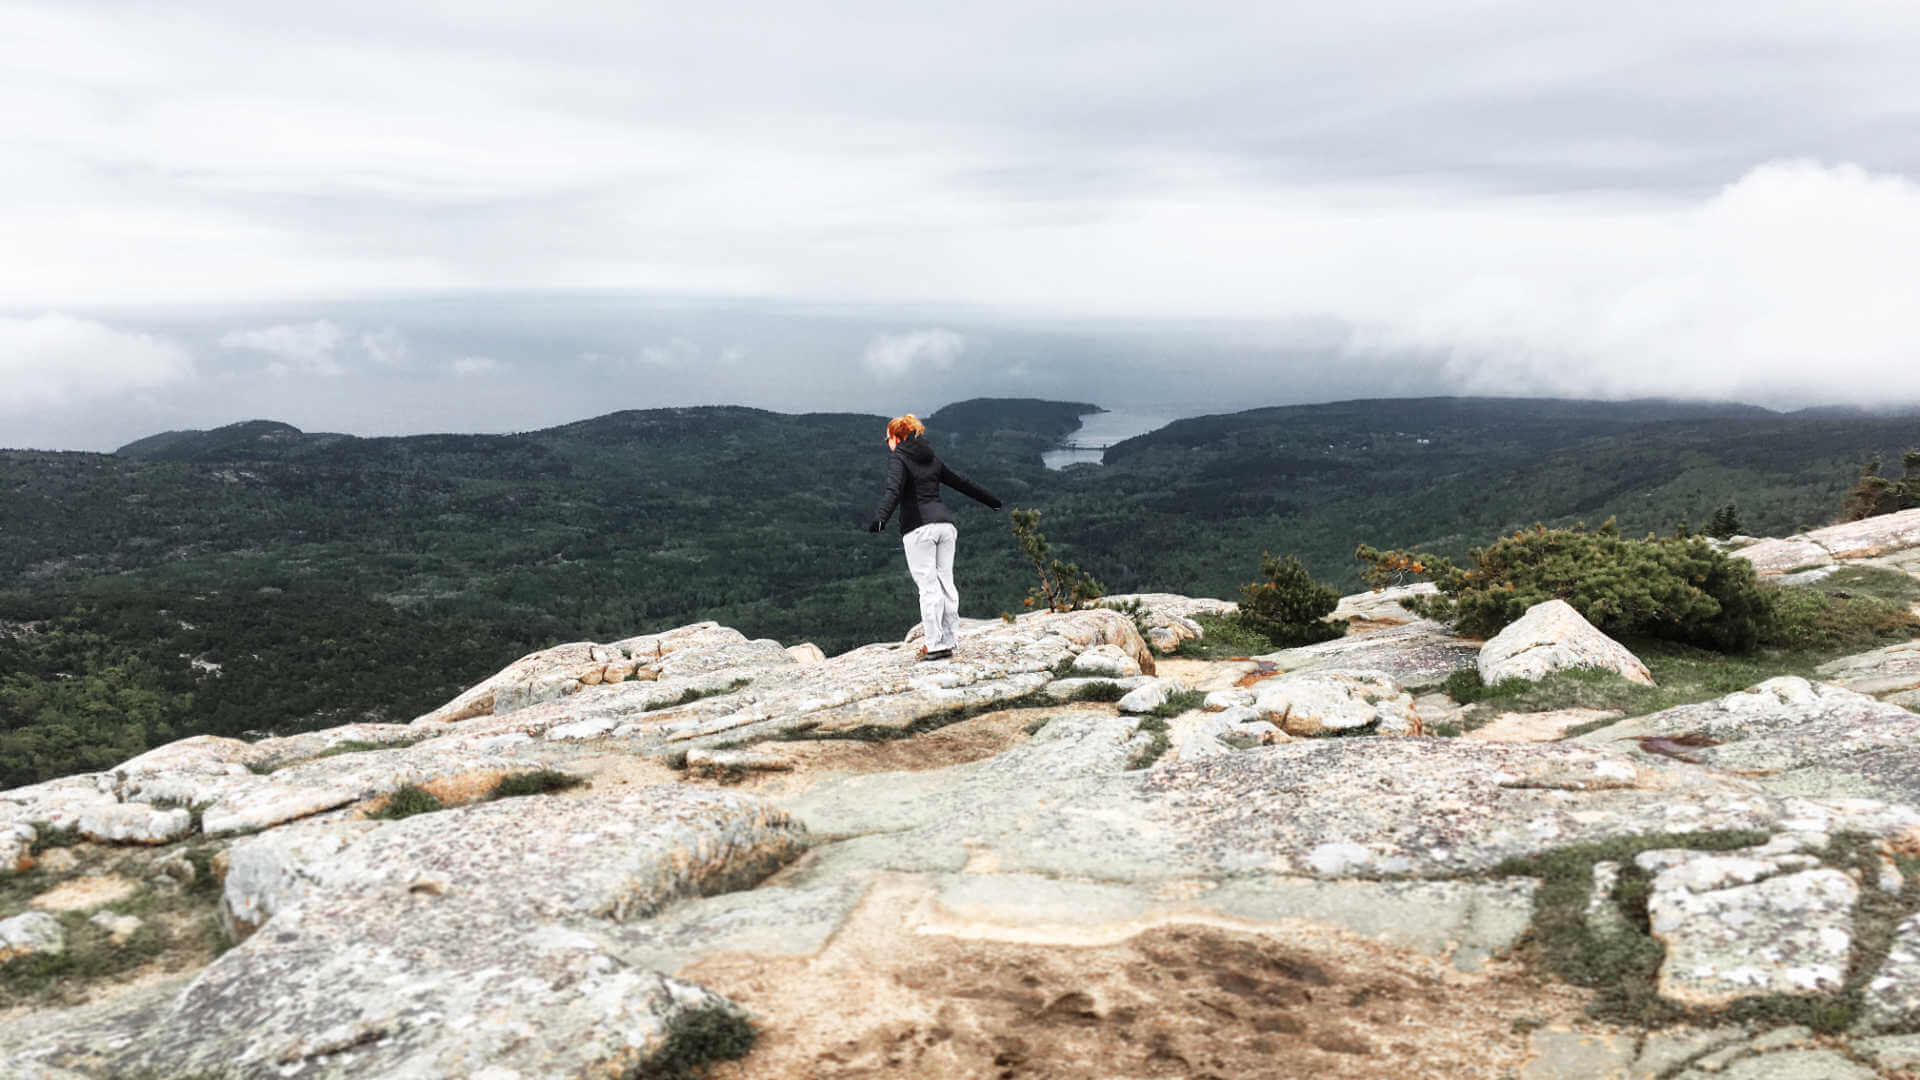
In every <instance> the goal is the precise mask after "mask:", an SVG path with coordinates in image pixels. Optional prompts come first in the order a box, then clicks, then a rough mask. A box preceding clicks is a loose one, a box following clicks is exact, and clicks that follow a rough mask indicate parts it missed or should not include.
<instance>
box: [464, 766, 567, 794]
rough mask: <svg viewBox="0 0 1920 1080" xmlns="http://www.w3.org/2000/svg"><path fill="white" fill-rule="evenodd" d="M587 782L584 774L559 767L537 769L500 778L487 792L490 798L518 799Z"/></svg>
mask: <svg viewBox="0 0 1920 1080" xmlns="http://www.w3.org/2000/svg"><path fill="white" fill-rule="evenodd" d="M586 782H587V778H586V777H584V776H575V775H574V774H572V773H565V772H561V771H560V770H558V769H535V770H533V771H531V772H523V773H513V774H511V775H509V776H503V777H501V778H500V782H499V783H497V784H495V785H493V790H492V791H490V792H488V793H487V798H488V799H517V798H521V797H523V796H527V795H547V794H551V793H553V792H555V791H566V790H567V789H568V788H577V787H579V786H580V785H582V784H584V783H586Z"/></svg>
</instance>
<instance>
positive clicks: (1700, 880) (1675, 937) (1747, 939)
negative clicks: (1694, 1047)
mask: <svg viewBox="0 0 1920 1080" xmlns="http://www.w3.org/2000/svg"><path fill="white" fill-rule="evenodd" d="M1636 861H1637V862H1638V863H1639V864H1640V866H1641V867H1642V868H1643V869H1646V870H1649V871H1653V872H1654V876H1653V881H1652V884H1651V891H1650V893H1649V897H1648V901H1647V914H1648V917H1649V920H1650V922H1651V925H1652V931H1653V936H1654V939H1655V940H1657V941H1659V942H1660V943H1661V944H1662V945H1665V946H1666V949H1667V955H1666V959H1665V961H1664V962H1663V963H1662V964H1661V967H1660V976H1659V986H1660V994H1661V996H1663V997H1665V998H1667V999H1669V1000H1671V1001H1675V1002H1678V1003H1680V1004H1683V1005H1700V1006H1708V1007H1715V1006H1721V1005H1727V1004H1731V1003H1733V1002H1735V1001H1738V1000H1739V999H1741V998H1744V997H1752V996H1756V995H1762V994H1792V995H1800V996H1809V995H1819V994H1831V993H1836V992H1838V991H1839V990H1840V989H1841V988H1842V986H1843V985H1844V983H1845V981H1846V976H1847V965H1848V962H1849V960H1850V958H1851V956H1852V952H1853V905H1854V902H1855V901H1856V900H1857V899H1858V898H1859V887H1858V886H1857V885H1855V884H1854V882H1853V880H1852V879H1851V878H1849V877H1847V876H1846V875H1845V874H1843V873H1841V872H1840V871H1838V870H1834V869H1830V868H1823V867H1820V866H1819V864H1818V862H1817V860H1814V859H1813V858H1812V857H1811V856H1807V855H1801V854H1795V853H1791V852H1777V851H1769V850H1768V849H1764V848H1761V849H1750V850H1749V851H1746V852H1730V853H1708V852H1698V851H1649V852H1643V853H1642V854H1641V855H1640V856H1639V857H1638V858H1637V860H1636Z"/></svg>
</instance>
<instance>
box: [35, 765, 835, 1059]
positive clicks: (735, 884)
mask: <svg viewBox="0 0 1920 1080" xmlns="http://www.w3.org/2000/svg"><path fill="white" fill-rule="evenodd" d="M803 844H804V832H803V831H802V830H801V829H800V828H799V826H798V825H796V824H795V823H794V822H793V821H792V820H791V819H790V818H789V817H788V816H787V815H786V814H784V813H781V812H780V811H778V810H776V809H774V808H773V807H771V806H769V805H767V804H765V803H764V802H761V801H759V800H755V799H749V798H743V797H740V796H731V795H721V794H712V793H706V792H700V791H695V790H691V789H687V788H680V787H654V788H647V789H644V790H642V791H639V792H636V793H634V794H632V795H627V796H624V797H607V798H587V799H574V800H562V799H535V800H514V801H503V802H495V803H489V804H486V805H483V806H476V807H472V808H468V809H463V810H452V811H446V812H443V813H441V814H429V815H421V816H417V817H412V818H408V819H406V820H403V821H397V822H393V823H389V824H385V825H381V826H379V827H377V828H373V829H369V830H365V831H362V832H358V833H357V835H356V834H353V833H346V834H337V835H335V836H333V837H330V838H328V839H327V841H326V842H315V843H305V844H288V843H283V842H280V841H278V840H277V839H272V838H261V840H258V841H250V842H248V843H246V844H242V845H239V846H238V847H237V848H236V849H235V851H234V865H235V873H233V874H232V875H230V878H229V882H228V886H227V888H228V893H229V900H228V906H229V908H230V909H244V910H248V911H251V912H254V913H256V914H257V915H258V914H264V915H265V916H267V917H269V918H271V919H272V920H273V921H272V926H273V932H272V933H271V934H255V935H253V936H252V937H250V938H249V939H248V940H247V941H246V943H245V944H243V945H241V946H240V947H238V948H236V949H234V950H232V951H230V952H228V953H227V954H226V955H224V956H222V957H221V958H220V959H219V960H217V961H216V962H215V963H214V964H213V965H212V966H211V967H209V968H207V969H206V970H205V971H203V972H201V973H200V975H199V976H198V977H197V978H195V979H194V981H193V983H192V984H191V985H189V986H188V987H187V988H186V989H185V990H184V991H182V992H181V993H180V995H179V996H178V997H177V998H176V999H175V1000H174V1001H173V1002H172V1003H171V1004H170V1005H169V1006H168V1007H167V1009H166V1010H165V1012H164V1013H163V1014H162V1015H161V1016H159V1017H157V1018H156V1019H155V1021H154V1022H153V1023H152V1024H151V1026H149V1027H148V1028H147V1029H146V1030H145V1031H144V1032H143V1033H142V1036H141V1038H140V1039H139V1040H138V1042H137V1043H136V1044H135V1045H132V1046H130V1047H127V1048H125V1049H123V1050H121V1051H120V1052H119V1053H118V1054H117V1055H115V1056H114V1058H113V1065H112V1066H111V1068H113V1069H117V1070H119V1071H121V1072H124V1073H139V1072H141V1071H142V1070H145V1071H146V1072H148V1073H150V1074H154V1075H184V1074H189V1073H194V1072H202V1071H214V1070H222V1071H226V1070H232V1071H235V1072H237V1073H238V1074H239V1075H243V1076H277V1075H284V1074H286V1073H287V1072H288V1071H289V1070H291V1071H293V1072H298V1073H310V1072H320V1071H324V1072H325V1073H326V1074H328V1075H353V1076H381V1077H423V1078H424V1077H439V1076H454V1075H480V1074H482V1072H483V1071H485V1070H491V1071H493V1072H496V1073H498V1072H500V1071H501V1070H518V1071H519V1073H520V1074H521V1075H542V1076H553V1075H567V1076H576V1075H578V1076H584V1075H590V1074H600V1075H613V1074H629V1073H632V1072H634V1071H636V1070H641V1069H643V1068H644V1067H645V1066H646V1065H647V1063H648V1062H649V1061H651V1060H652V1059H653V1058H654V1057H655V1056H657V1055H658V1054H659V1053H660V1052H661V1050H662V1047H663V1046H664V1045H665V1043H666V1041H667V1039H668V1038H669V1037H670V1036H671V1034H672V1032H673V1031H674V1030H675V1029H676V1026H678V1025H681V1024H684V1023H685V1022H687V1021H688V1020H689V1018H691V1017H695V1016H699V1015H703V1014H713V1013H716V1012H717V1013H730V1012H731V1011H732V1006H731V1005H729V1004H728V1003H727V1002H725V1001H724V1000H723V999H720V998H718V997H716V996H715V995H713V994H711V993H709V992H707V991H705V990H702V989H701V988H699V987H697V986H694V985H691V984H688V983H684V982H681V981H679V980H676V979H673V978H670V977H668V976H666V975H662V974H660V973H657V972H654V971H650V970H646V969H645V968H641V967H636V966H635V965H633V964H632V963H630V962H628V961H627V960H626V959H625V958H623V957H622V955H621V952H620V949H619V948H618V947H617V946H615V945H614V944H612V943H610V942H609V941H608V940H607V939H606V938H605V936H604V934H605V928H607V927H611V926H615V925H617V924H619V923H622V922H625V921H629V920H632V919H637V918H642V917H645V916H648V915H651V914H653V913H655V912H657V911H658V910H660V909H661V908H662V907H663V906H664V905H666V904H668V903H670V902H672V901H674V900H676V899H680V898H685V897H695V896H702V895H707V894H711V893H716V892H728V891H733V890H737V889H741V888H745V887H748V886H750V885H752V884H754V883H756V882H758V881H759V880H760V879H762V878H764V877H765V876H766V875H767V874H768V873H770V872H772V871H773V870H775V869H777V868H778V867H779V866H781V865H783V864H784V863H786V862H788V861H790V860H791V859H792V858H793V857H794V856H795V855H796V854H797V853H798V852H799V850H800V849H801V847H802V846H803ZM265 881H271V882H274V883H275V884H274V885H273V886H272V887H267V888H263V887H261V883H262V882H265ZM236 893H244V894H245V895H244V896H236V895H235V894H236ZM71 1052H72V1051H71V1049H69V1050H68V1051H67V1053H71ZM54 1056H55V1059H56V1061H59V1060H61V1059H62V1057H63V1055H60V1054H56V1055H54Z"/></svg>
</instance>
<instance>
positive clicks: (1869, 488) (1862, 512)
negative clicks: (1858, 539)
mask: <svg viewBox="0 0 1920 1080" xmlns="http://www.w3.org/2000/svg"><path fill="white" fill-rule="evenodd" d="M1900 467H1901V469H1902V470H1903V474H1902V475H1901V477H1900V480H1899V481H1898V482H1897V483H1896V482H1895V481H1892V480H1889V479H1887V478H1886V477H1884V476H1881V475H1880V459H1879V458H1878V457H1876V458H1874V459H1873V460H1871V461H1869V462H1867V463H1866V464H1865V465H1862V466H1861V467H1860V479H1859V480H1857V481H1855V482H1854V485H1853V490H1851V491H1849V492H1847V501H1846V502H1845V503H1844V504H1843V505H1842V506H1841V508H1840V520H1841V521H1859V520H1861V519H1863V518H1870V517H1879V516H1880V515H1881V514H1892V513H1897V512H1898V511H1901V510H1911V509H1913V508H1914V507H1916V506H1920V450H1909V451H1907V452H1906V453H1905V454H1902V455H1901V456H1900Z"/></svg>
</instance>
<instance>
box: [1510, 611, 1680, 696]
mask: <svg viewBox="0 0 1920 1080" xmlns="http://www.w3.org/2000/svg"><path fill="white" fill-rule="evenodd" d="M1478 664H1479V667H1480V678H1481V680H1482V681H1484V682H1486V683H1487V684H1488V685H1492V684H1494V683H1498V682H1500V681H1501V680H1503V679H1525V680H1526V681H1528V682H1538V681H1540V680H1541V679H1543V678H1545V677H1546V676H1548V675H1550V674H1552V673H1553V672H1556V671H1567V670H1571V669H1573V668H1599V669H1601V670H1603V671H1611V672H1613V673H1615V674H1616V675H1619V676H1620V677H1621V678H1623V679H1626V680H1628V681H1629V682H1637V683H1640V684H1641V685H1643V686H1652V685H1653V675H1652V674H1651V673H1650V672H1648V671H1647V665H1646V664H1644V663H1641V661H1640V658H1639V657H1637V656H1635V655H1633V653H1632V652H1631V651H1629V650H1628V649H1627V647H1626V646H1625V645H1622V644H1620V643H1619V642H1617V641H1615V640H1613V639H1612V638H1610V637H1608V636H1607V635H1605V634H1603V633H1601V632H1600V631H1599V630H1597V629H1595V628H1594V625H1593V624H1592V623H1590V622H1588V621H1587V620H1586V618H1585V617H1583V616H1582V615H1581V614H1580V613H1579V612H1578V611H1576V610H1574V607H1573V605H1572V604H1569V603H1567V602H1566V601H1565V600H1548V601H1546V602H1544V603H1539V604H1535V605H1533V606H1532V607H1530V608H1528V609H1527V613H1526V614H1525V615H1522V616H1520V617H1519V618H1518V619H1515V620H1514V621H1513V622H1512V623H1510V624H1508V625H1507V627H1506V629H1504V630H1502V631H1500V632H1499V633H1498V634H1496V635H1494V636H1493V638H1492V639H1491V640H1489V641H1488V642H1487V643H1486V645H1484V646H1482V647H1481V649H1480V656H1479V660H1478Z"/></svg>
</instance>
